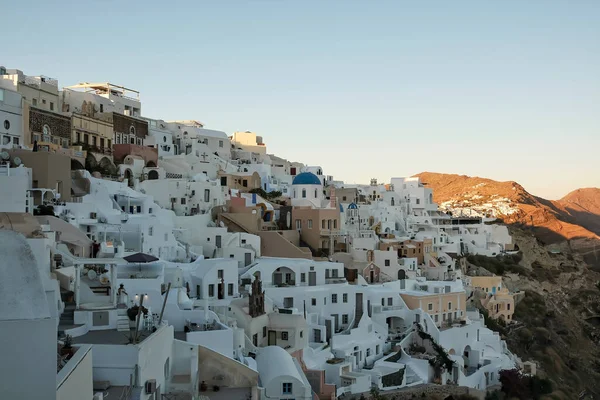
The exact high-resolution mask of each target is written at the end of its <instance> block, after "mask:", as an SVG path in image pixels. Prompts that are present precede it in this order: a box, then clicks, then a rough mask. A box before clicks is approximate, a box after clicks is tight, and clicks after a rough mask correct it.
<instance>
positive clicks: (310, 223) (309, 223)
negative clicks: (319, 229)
mask: <svg viewBox="0 0 600 400" xmlns="http://www.w3.org/2000/svg"><path fill="white" fill-rule="evenodd" d="M308 229H312V219H309V220H308Z"/></svg>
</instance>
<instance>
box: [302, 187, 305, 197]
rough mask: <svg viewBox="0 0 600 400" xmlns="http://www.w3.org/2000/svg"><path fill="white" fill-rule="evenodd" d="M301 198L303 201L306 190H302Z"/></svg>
mask: <svg viewBox="0 0 600 400" xmlns="http://www.w3.org/2000/svg"><path fill="white" fill-rule="evenodd" d="M302 198H303V199H305V198H306V189H302Z"/></svg>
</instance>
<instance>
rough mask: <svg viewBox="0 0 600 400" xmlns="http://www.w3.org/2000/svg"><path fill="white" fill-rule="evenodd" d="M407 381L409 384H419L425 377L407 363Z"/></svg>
mask: <svg viewBox="0 0 600 400" xmlns="http://www.w3.org/2000/svg"><path fill="white" fill-rule="evenodd" d="M404 375H405V382H406V385H407V386H412V385H418V384H421V383H423V379H421V377H420V376H419V375H418V374H417V373H416V372H415V371H414V370H413V369H412V368H411V367H410V365H407V366H406V367H405V369H404Z"/></svg>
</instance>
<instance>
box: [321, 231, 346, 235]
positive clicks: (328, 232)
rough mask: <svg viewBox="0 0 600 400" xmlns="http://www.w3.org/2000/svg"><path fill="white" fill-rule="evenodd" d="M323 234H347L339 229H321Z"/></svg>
mask: <svg viewBox="0 0 600 400" xmlns="http://www.w3.org/2000/svg"><path fill="white" fill-rule="evenodd" d="M320 234H321V236H345V235H346V234H345V233H343V232H342V231H340V230H339V229H321V230H320Z"/></svg>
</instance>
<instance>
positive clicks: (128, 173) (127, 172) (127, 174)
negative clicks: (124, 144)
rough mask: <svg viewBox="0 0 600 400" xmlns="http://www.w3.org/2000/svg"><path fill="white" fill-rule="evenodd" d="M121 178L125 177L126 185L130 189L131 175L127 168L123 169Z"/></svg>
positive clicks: (131, 184) (131, 185)
mask: <svg viewBox="0 0 600 400" xmlns="http://www.w3.org/2000/svg"><path fill="white" fill-rule="evenodd" d="M123 176H124V177H125V179H127V184H128V185H129V186H130V187H133V173H132V172H131V170H130V169H129V168H126V169H125V171H124V172H123Z"/></svg>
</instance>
